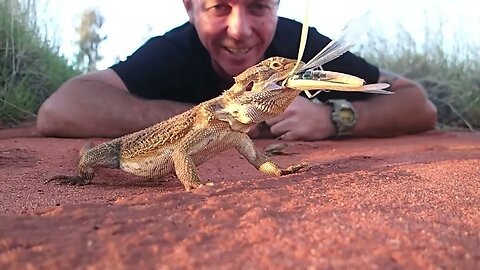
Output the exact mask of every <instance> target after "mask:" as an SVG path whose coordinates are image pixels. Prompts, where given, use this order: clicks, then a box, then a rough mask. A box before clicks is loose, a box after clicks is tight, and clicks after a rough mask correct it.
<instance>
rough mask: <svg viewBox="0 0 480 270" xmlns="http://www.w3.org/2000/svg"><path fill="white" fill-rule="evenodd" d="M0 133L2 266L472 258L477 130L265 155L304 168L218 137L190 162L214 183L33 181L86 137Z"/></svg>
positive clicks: (397, 265)
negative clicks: (269, 163)
mask: <svg viewBox="0 0 480 270" xmlns="http://www.w3.org/2000/svg"><path fill="white" fill-rule="evenodd" d="M0 138H2V139H0V179H1V184H0V269H232V268H233V269H252V268H258V269H293V268H294V269H317V268H322V269H325V268H326V269H333V268H335V269H337V268H340V269H347V268H348V269H350V268H361V269H419V268H421V269H454V268H456V269H478V267H479V265H480V134H478V133H442V132H430V133H426V134H421V135H417V136H405V137H398V138H391V139H352V140H346V141H322V142H311V143H303V142H292V143H290V145H289V146H288V147H287V148H286V149H285V150H284V152H285V154H288V155H278V156H274V157H273V159H274V160H276V161H277V162H278V163H279V164H280V165H282V166H287V165H290V164H294V163H298V162H301V161H303V160H307V161H309V163H310V164H311V168H310V169H309V170H307V171H304V172H300V173H298V174H295V175H289V176H283V177H271V176H265V175H263V174H261V173H259V172H258V171H256V170H255V169H254V168H253V167H252V166H251V165H249V164H248V163H247V162H246V161H245V160H244V159H243V158H241V157H240V156H239V154H238V153H237V152H235V151H234V150H228V151H226V152H224V153H221V154H219V155H218V156H216V157H214V158H213V159H211V160H210V161H208V162H207V163H205V164H203V165H202V166H200V167H199V171H200V175H201V177H202V179H203V180H207V179H209V180H211V181H213V182H214V187H205V188H202V189H199V190H196V191H193V192H185V191H183V188H182V186H181V185H180V183H179V182H178V180H176V179H175V178H173V179H172V181H170V182H168V183H162V182H156V181H147V180H143V179H140V178H136V177H133V176H131V175H128V174H126V173H123V172H121V171H117V170H107V169H100V170H98V173H97V175H96V178H95V179H94V183H93V184H91V185H88V186H83V187H77V186H62V185H57V184H54V183H50V184H44V183H43V181H44V180H45V179H47V178H49V177H51V176H54V175H57V174H72V173H75V168H76V160H77V151H78V149H79V148H80V147H81V146H82V145H83V143H84V140H75V139H58V138H42V137H38V136H37V135H36V132H35V130H34V129H32V128H24V129H14V130H12V129H10V130H1V131H0ZM96 141H102V140H96ZM270 143H274V141H272V140H259V141H256V144H257V146H258V147H259V148H263V147H264V146H266V145H268V144H270Z"/></svg>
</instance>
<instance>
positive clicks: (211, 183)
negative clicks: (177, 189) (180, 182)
mask: <svg viewBox="0 0 480 270" xmlns="http://www.w3.org/2000/svg"><path fill="white" fill-rule="evenodd" d="M204 186H208V187H213V182H211V181H207V182H206V183H205V184H203V183H200V184H188V185H185V190H186V191H191V190H192V189H199V188H201V187H204Z"/></svg>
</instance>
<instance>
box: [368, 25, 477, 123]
mask: <svg viewBox="0 0 480 270" xmlns="http://www.w3.org/2000/svg"><path fill="white" fill-rule="evenodd" d="M425 33H426V34H425V43H424V45H423V46H420V48H419V44H418V42H416V41H415V39H413V37H412V36H411V35H410V34H409V33H407V32H406V31H403V30H402V29H401V28H397V32H396V37H397V40H399V42H397V43H395V42H392V41H391V40H387V39H385V38H382V37H380V36H379V35H375V34H374V35H369V37H368V40H369V41H368V42H367V44H363V45H362V46H361V47H360V54H361V55H362V56H363V57H365V58H366V59H368V60H369V61H370V62H372V63H375V64H376V65H378V66H380V67H382V68H385V69H388V70H392V71H394V72H396V73H398V74H401V75H404V76H405V77H408V78H411V79H413V80H415V81H417V82H418V83H420V84H421V85H423V87H425V89H426V90H427V94H428V96H429V98H430V100H431V101H432V102H433V103H434V104H435V105H436V107H437V110H438V126H439V127H440V128H442V129H446V130H452V129H470V130H474V129H479V128H480V47H479V46H478V44H477V45H475V44H473V43H471V44H468V43H467V44H466V43H461V42H456V43H454V44H451V45H450V46H448V41H447V40H444V39H443V35H442V32H441V31H439V30H438V29H426V30H425ZM456 40H457V41H461V40H463V39H462V38H460V37H459V38H458V39H456ZM446 47H447V48H449V49H448V51H447V50H446V49H445V48H446ZM372 48H374V49H373V50H372Z"/></svg>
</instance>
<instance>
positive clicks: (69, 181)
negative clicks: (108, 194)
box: [45, 175, 88, 186]
mask: <svg viewBox="0 0 480 270" xmlns="http://www.w3.org/2000/svg"><path fill="white" fill-rule="evenodd" d="M53 181H55V182H57V183H58V184H61V185H79V186H83V185H86V184H88V181H86V180H85V179H83V178H81V177H80V176H66V175H59V176H54V177H52V178H50V179H48V180H47V181H45V184H47V183H50V182H53Z"/></svg>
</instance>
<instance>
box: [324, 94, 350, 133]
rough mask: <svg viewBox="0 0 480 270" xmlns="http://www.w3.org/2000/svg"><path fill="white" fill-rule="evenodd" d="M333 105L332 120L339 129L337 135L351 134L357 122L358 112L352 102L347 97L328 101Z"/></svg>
mask: <svg viewBox="0 0 480 270" xmlns="http://www.w3.org/2000/svg"><path fill="white" fill-rule="evenodd" d="M326 103H327V104H329V105H330V106H332V113H331V120H332V123H333V125H334V126H335V128H336V130H337V135H336V136H337V137H344V136H349V135H351V134H352V133H353V128H354V127H355V123H356V122H357V114H356V111H355V109H354V108H353V106H352V103H350V102H348V101H347V100H345V99H330V100H327V102H326Z"/></svg>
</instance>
